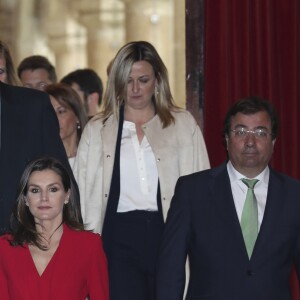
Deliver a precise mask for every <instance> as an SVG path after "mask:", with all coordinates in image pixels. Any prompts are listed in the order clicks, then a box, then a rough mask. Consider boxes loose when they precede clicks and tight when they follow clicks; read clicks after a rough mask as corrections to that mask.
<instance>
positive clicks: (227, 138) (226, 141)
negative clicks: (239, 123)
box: [225, 135, 229, 150]
mask: <svg viewBox="0 0 300 300" xmlns="http://www.w3.org/2000/svg"><path fill="white" fill-rule="evenodd" d="M228 140H229V137H228V135H225V143H226V150H228Z"/></svg>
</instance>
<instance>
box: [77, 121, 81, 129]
mask: <svg viewBox="0 0 300 300" xmlns="http://www.w3.org/2000/svg"><path fill="white" fill-rule="evenodd" d="M80 128H81V126H80V123H79V122H77V130H79V129H80Z"/></svg>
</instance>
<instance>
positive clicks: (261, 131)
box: [230, 127, 272, 140]
mask: <svg viewBox="0 0 300 300" xmlns="http://www.w3.org/2000/svg"><path fill="white" fill-rule="evenodd" d="M230 132H233V133H234V136H235V137H237V138H245V137H247V136H249V134H250V133H251V134H253V135H254V136H255V137H256V138H257V139H260V140H264V139H266V138H267V137H268V136H269V135H272V134H271V133H269V132H268V130H267V129H265V128H257V129H254V130H247V129H245V128H244V127H241V128H237V129H231V130H230Z"/></svg>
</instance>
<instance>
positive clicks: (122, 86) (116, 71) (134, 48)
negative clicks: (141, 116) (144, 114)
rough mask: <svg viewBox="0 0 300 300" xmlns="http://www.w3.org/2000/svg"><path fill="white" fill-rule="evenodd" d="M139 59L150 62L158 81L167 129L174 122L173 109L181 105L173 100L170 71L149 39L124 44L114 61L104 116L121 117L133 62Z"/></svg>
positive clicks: (157, 103) (155, 97)
mask: <svg viewBox="0 0 300 300" xmlns="http://www.w3.org/2000/svg"><path fill="white" fill-rule="evenodd" d="M137 61H146V62H148V63H149V64H150V65H151V66H152V68H153V70H154V74H155V77H156V80H157V84H156V88H155V93H154V95H153V97H152V100H153V103H154V106H155V110H156V114H157V115H158V116H159V118H160V120H161V122H162V124H163V128H165V127H167V126H169V125H170V124H171V123H174V121H175V120H174V117H173V115H172V114H171V112H172V111H176V110H178V109H179V108H178V107H177V106H176V105H175V102H174V100H173V97H172V94H171V90H170V85H169V79H168V71H167V68H166V66H165V64H164V63H163V61H162V59H161V58H160V56H159V54H158V53H157V51H156V49H155V48H154V46H153V45H151V44H150V43H148V42H145V41H138V42H130V43H128V44H126V45H124V46H123V47H122V48H121V49H120V50H119V51H118V53H117V54H116V56H115V58H114V59H113V61H112V65H111V69H110V73H109V76H108V81H107V86H106V90H105V94H104V98H103V103H102V104H103V105H102V112H101V115H102V116H103V117H104V120H106V119H107V118H108V117H110V116H111V115H114V116H116V117H117V118H118V117H119V110H120V106H121V105H122V104H123V103H124V102H125V99H126V93H127V82H128V78H129V75H130V72H131V69H132V65H133V64H134V63H135V62H137Z"/></svg>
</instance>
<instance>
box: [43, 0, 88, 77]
mask: <svg viewBox="0 0 300 300" xmlns="http://www.w3.org/2000/svg"><path fill="white" fill-rule="evenodd" d="M47 12H48V15H47V18H46V19H45V25H44V26H45V28H46V33H47V41H48V45H49V47H50V48H51V50H52V51H53V52H54V57H55V68H56V73H57V77H58V80H60V79H61V78H62V77H63V76H65V75H66V74H67V73H69V72H71V71H74V70H76V69H78V68H84V67H86V61H87V60H86V50H85V45H86V32H85V29H84V28H83V27H82V26H81V25H80V24H78V23H77V21H76V19H75V18H74V16H73V14H72V13H73V11H72V10H71V9H70V7H67V4H66V3H65V2H62V1H60V0H54V1H53V0H52V1H49V2H48V7H47Z"/></svg>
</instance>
